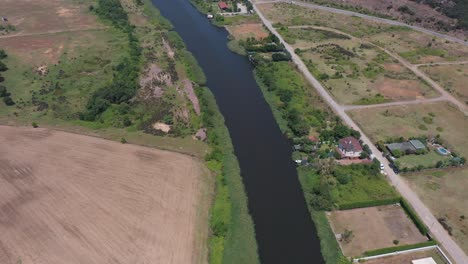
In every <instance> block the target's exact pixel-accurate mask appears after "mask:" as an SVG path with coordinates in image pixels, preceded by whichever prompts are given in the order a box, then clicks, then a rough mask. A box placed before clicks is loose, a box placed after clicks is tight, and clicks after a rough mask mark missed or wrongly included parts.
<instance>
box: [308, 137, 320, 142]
mask: <svg viewBox="0 0 468 264" xmlns="http://www.w3.org/2000/svg"><path fill="white" fill-rule="evenodd" d="M308 139H309V141H310V142H313V143H320V139H319V138H318V137H316V136H309V137H308Z"/></svg>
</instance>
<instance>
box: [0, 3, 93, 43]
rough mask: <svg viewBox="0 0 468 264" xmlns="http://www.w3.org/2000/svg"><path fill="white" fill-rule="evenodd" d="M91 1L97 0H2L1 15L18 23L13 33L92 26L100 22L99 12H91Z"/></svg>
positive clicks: (13, 22) (11, 21) (12, 22)
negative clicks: (95, 14) (98, 20)
mask: <svg viewBox="0 0 468 264" xmlns="http://www.w3.org/2000/svg"><path fill="white" fill-rule="evenodd" d="M91 2H94V1H91V0H84V1H71V0H35V1H27V0H3V1H2V9H1V11H0V15H1V16H5V17H7V18H8V21H9V22H10V23H11V24H12V25H14V26H15V27H16V31H14V32H12V33H10V35H16V34H33V33H45V32H52V31H60V30H70V29H91V28H95V27H96V26H97V25H98V23H97V18H96V16H94V15H92V14H90V13H89V12H88V6H89V5H87V4H88V3H91ZM80 3H81V4H80Z"/></svg>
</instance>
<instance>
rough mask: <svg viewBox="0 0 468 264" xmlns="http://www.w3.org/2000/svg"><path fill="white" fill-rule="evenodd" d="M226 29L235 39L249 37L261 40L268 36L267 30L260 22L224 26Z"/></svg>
mask: <svg viewBox="0 0 468 264" xmlns="http://www.w3.org/2000/svg"><path fill="white" fill-rule="evenodd" d="M226 29H227V30H228V31H229V34H231V35H233V36H234V38H235V39H237V40H239V39H247V38H250V37H253V38H255V39H258V40H261V39H264V38H266V37H268V31H267V30H266V29H265V28H264V27H263V24H261V23H255V24H250V23H249V24H240V25H233V26H226Z"/></svg>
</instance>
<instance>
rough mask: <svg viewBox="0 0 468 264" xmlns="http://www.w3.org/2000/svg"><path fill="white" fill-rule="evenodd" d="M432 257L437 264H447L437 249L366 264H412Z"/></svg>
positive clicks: (376, 260)
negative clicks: (413, 261)
mask: <svg viewBox="0 0 468 264" xmlns="http://www.w3.org/2000/svg"><path fill="white" fill-rule="evenodd" d="M429 257H432V258H433V259H434V261H435V262H436V263H437V264H445V261H444V259H443V257H442V255H441V254H440V253H439V252H438V251H437V249H429V250H424V251H417V252H411V253H405V254H400V255H396V256H390V257H383V258H377V259H372V260H367V261H366V262H365V263H366V264H411V261H412V260H415V259H422V258H429Z"/></svg>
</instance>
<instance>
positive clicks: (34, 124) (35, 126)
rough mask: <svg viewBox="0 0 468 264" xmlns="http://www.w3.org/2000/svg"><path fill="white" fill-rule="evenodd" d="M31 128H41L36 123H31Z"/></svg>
mask: <svg viewBox="0 0 468 264" xmlns="http://www.w3.org/2000/svg"><path fill="white" fill-rule="evenodd" d="M31 126H32V127H34V128H37V127H39V125H38V124H37V123H36V122H32V123H31Z"/></svg>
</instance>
